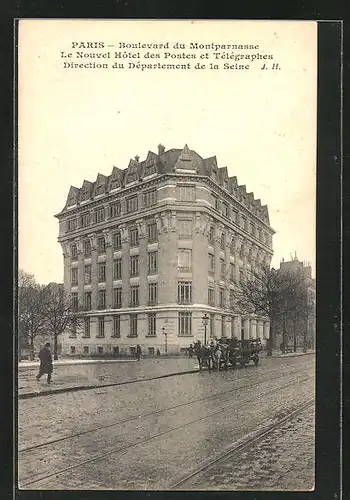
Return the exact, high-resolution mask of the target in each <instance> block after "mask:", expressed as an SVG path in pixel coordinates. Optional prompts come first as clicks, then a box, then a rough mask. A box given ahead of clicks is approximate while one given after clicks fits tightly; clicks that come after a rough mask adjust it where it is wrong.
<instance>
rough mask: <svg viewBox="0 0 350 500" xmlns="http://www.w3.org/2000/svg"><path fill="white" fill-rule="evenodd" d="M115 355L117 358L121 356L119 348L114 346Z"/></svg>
mask: <svg viewBox="0 0 350 500" xmlns="http://www.w3.org/2000/svg"><path fill="white" fill-rule="evenodd" d="M113 354H114V355H115V356H118V354H119V346H118V345H115V346H113Z"/></svg>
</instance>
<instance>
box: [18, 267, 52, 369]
mask: <svg viewBox="0 0 350 500" xmlns="http://www.w3.org/2000/svg"><path fill="white" fill-rule="evenodd" d="M45 296H46V291H45V287H44V286H42V285H39V284H38V283H37V282H36V281H35V278H34V276H33V275H32V274H28V273H26V272H25V271H23V270H20V271H19V275H18V320H19V330H20V334H21V336H22V338H23V339H25V340H26V343H27V345H28V347H29V353H30V359H31V360H33V359H34V339H35V337H36V336H37V335H39V334H40V333H42V332H43V331H44V328H45V325H46V317H45Z"/></svg>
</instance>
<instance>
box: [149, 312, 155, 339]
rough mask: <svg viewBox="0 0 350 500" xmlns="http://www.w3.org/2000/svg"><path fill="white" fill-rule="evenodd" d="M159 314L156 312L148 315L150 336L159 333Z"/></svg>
mask: <svg viewBox="0 0 350 500" xmlns="http://www.w3.org/2000/svg"><path fill="white" fill-rule="evenodd" d="M156 327H157V316H156V314H155V313H151V314H149V315H148V335H149V336H150V337H155V336H156V334H157V329H156Z"/></svg>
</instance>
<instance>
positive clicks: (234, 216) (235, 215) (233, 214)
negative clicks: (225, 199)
mask: <svg viewBox="0 0 350 500" xmlns="http://www.w3.org/2000/svg"><path fill="white" fill-rule="evenodd" d="M231 219H232V221H233V222H237V221H238V214H237V212H236V210H232V211H231Z"/></svg>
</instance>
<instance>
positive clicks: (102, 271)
mask: <svg viewBox="0 0 350 500" xmlns="http://www.w3.org/2000/svg"><path fill="white" fill-rule="evenodd" d="M97 266H98V282H99V283H105V281H106V263H105V262H100V263H99V264H97Z"/></svg>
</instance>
